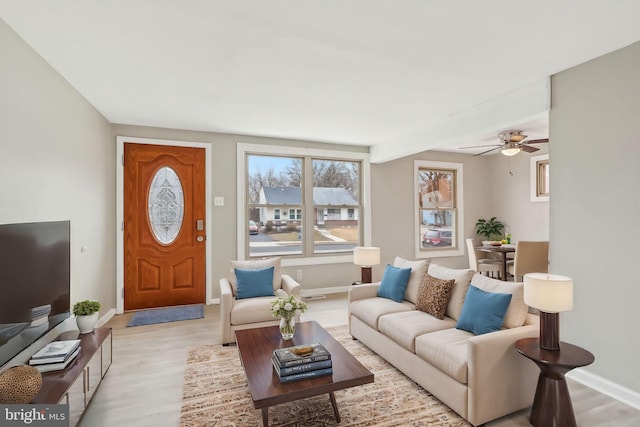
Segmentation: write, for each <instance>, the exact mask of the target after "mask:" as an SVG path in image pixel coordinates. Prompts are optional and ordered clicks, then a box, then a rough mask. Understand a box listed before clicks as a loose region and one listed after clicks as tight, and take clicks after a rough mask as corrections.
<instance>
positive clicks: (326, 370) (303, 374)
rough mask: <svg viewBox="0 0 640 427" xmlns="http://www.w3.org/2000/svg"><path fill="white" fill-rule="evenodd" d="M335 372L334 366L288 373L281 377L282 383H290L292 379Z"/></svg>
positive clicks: (322, 375)
mask: <svg viewBox="0 0 640 427" xmlns="http://www.w3.org/2000/svg"><path fill="white" fill-rule="evenodd" d="M332 374H333V368H323V369H316V370H315V371H306V372H300V373H298V374H292V375H286V376H284V377H279V380H280V382H281V383H290V382H292V381H300V380H308V379H311V378H316V377H324V376H327V375H332Z"/></svg>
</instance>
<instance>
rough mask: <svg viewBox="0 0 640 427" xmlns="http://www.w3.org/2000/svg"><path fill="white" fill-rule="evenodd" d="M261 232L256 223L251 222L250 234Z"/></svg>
mask: <svg viewBox="0 0 640 427" xmlns="http://www.w3.org/2000/svg"><path fill="white" fill-rule="evenodd" d="M259 232H260V227H258V224H256V222H255V221H251V220H249V234H258V233H259Z"/></svg>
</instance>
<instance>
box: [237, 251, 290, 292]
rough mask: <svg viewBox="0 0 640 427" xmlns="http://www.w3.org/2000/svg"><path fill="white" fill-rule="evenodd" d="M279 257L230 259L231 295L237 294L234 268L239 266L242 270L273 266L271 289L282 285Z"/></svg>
mask: <svg viewBox="0 0 640 427" xmlns="http://www.w3.org/2000/svg"><path fill="white" fill-rule="evenodd" d="M280 264H281V258H280V257H273V258H265V259H250V260H242V261H231V272H230V273H229V283H231V292H233V295H234V296H235V295H237V293H238V287H237V283H238V280H237V279H236V273H235V269H236V268H240V269H242V270H257V269H261V268H268V267H272V266H273V290H274V291H275V290H277V289H280V288H281V287H282V273H281V269H280Z"/></svg>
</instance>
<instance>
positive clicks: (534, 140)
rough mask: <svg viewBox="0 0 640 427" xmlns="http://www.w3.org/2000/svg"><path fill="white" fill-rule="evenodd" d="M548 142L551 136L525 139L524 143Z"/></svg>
mask: <svg viewBox="0 0 640 427" xmlns="http://www.w3.org/2000/svg"><path fill="white" fill-rule="evenodd" d="M546 142H549V138H542V139H532V140H531V141H525V142H524V143H523V144H544V143H546Z"/></svg>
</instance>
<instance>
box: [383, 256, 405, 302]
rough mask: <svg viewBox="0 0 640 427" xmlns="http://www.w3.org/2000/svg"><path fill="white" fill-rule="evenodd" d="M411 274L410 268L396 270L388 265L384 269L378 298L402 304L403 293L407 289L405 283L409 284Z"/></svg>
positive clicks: (396, 268)
mask: <svg viewBox="0 0 640 427" xmlns="http://www.w3.org/2000/svg"><path fill="white" fill-rule="evenodd" d="M410 274H411V268H409V267H407V268H398V267H394V266H392V265H390V264H387V267H386V268H385V269H384V274H383V275H382V281H381V282H380V287H379V288H378V296H379V297H382V298H389V299H391V300H393V301H395V302H402V301H403V300H404V291H405V290H406V289H407V283H409V275H410Z"/></svg>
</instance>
